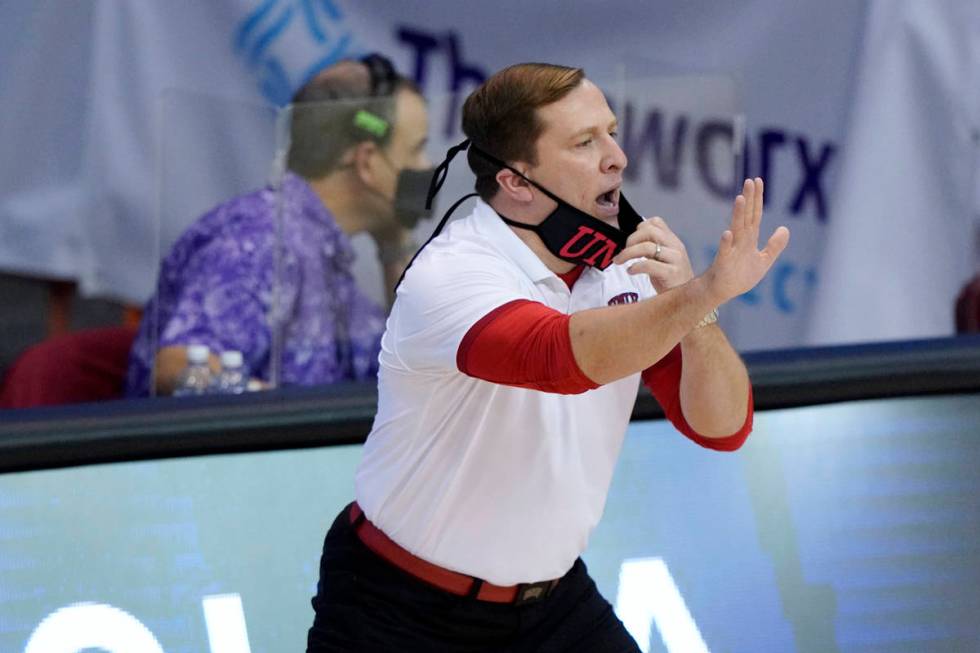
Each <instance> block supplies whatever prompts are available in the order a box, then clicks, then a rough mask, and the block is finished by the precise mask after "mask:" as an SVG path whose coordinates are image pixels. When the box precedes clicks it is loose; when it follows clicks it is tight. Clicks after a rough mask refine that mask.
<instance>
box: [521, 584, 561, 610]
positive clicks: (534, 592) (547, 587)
mask: <svg viewBox="0 0 980 653" xmlns="http://www.w3.org/2000/svg"><path fill="white" fill-rule="evenodd" d="M555 584H556V583H555V581H553V580H543V581H541V582H539V583H522V584H521V585H519V586H518V587H517V597H516V598H515V599H514V605H524V604H525V603H534V602H535V601H540V600H541V599H543V598H546V597H547V596H548V595H549V594H551V590H553V589H554V588H555Z"/></svg>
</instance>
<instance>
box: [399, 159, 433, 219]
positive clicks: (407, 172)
mask: <svg viewBox="0 0 980 653" xmlns="http://www.w3.org/2000/svg"><path fill="white" fill-rule="evenodd" d="M435 171H436V169H435V168H425V169H422V170H411V169H408V168H403V169H402V170H401V171H400V172H399V173H398V180H397V181H396V185H395V200H394V208H395V219H396V220H398V222H399V224H401V225H402V226H404V227H407V228H408V229H411V228H413V227H414V226H415V225H416V224H418V222H419V220H424V219H427V218H429V217H430V216H431V215H432V208H431V206H427V202H426V197H427V195H428V193H429V184H430V183H431V182H432V176H433V175H434V174H435Z"/></svg>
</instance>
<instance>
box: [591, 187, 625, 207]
mask: <svg viewBox="0 0 980 653" xmlns="http://www.w3.org/2000/svg"><path fill="white" fill-rule="evenodd" d="M595 203H596V204H598V205H599V207H600V208H602V209H606V210H615V209H617V208H618V207H619V188H613V189H611V190H607V191H606V192H605V193H602V194H601V195H599V196H598V197H596V198H595Z"/></svg>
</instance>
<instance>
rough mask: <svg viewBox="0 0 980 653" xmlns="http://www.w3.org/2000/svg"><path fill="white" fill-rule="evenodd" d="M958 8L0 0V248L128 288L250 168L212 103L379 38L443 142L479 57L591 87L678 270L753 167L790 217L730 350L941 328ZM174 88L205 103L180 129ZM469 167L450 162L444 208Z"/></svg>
mask: <svg viewBox="0 0 980 653" xmlns="http://www.w3.org/2000/svg"><path fill="white" fill-rule="evenodd" d="M975 5H976V3H966V2H959V1H957V0H936V1H932V2H917V1H916V0H904V1H902V0H881V1H880V2H874V1H871V0H865V1H862V2H855V1H854V0H828V1H826V2H821V3H786V2H781V1H780V0H751V1H747V2H742V3H734V4H733V3H723V2H710V1H707V0H704V1H699V2H695V3H691V2H688V3H678V2H673V1H668V0H661V1H657V2H647V3H635V2H629V1H628V0H610V1H609V2H605V3H602V4H601V5H598V4H596V3H588V2H584V1H583V2H559V1H557V0H548V1H539V2H534V3H525V2H520V1H516V0H506V1H501V2H495V3H483V2H475V1H464V2H448V1H445V2H411V3H390V2H382V1H380V0H372V1H366V2H365V1H362V2H353V1H350V0H348V1H342V0H211V1H210V2H207V3H201V2H193V1H191V0H176V1H169V2H130V1H127V0H88V1H86V2H45V3H31V2H14V3H5V4H4V5H3V6H2V7H0V12H2V13H3V16H2V20H0V74H2V79H3V80H4V83H3V84H2V86H0V115H3V116H4V119H3V121H2V122H0V142H3V143H4V145H5V147H4V148H2V149H0V268H2V269H4V270H8V271H14V272H22V273H30V274H37V275H42V276H53V277H67V278H77V279H79V281H80V282H81V284H82V288H83V290H84V291H85V292H87V293H89V294H96V295H105V296H110V297H115V298H119V299H124V300H127V301H133V302H142V301H144V300H145V299H146V297H147V296H148V295H149V293H150V291H151V289H152V285H153V281H154V275H155V273H156V258H157V257H158V256H159V255H160V252H159V251H158V250H159V249H160V247H161V245H163V246H165V245H166V241H168V240H169V239H170V238H172V236H171V235H170V234H172V232H174V231H176V230H178V229H179V228H180V227H181V226H182V225H183V224H185V223H186V222H190V221H191V220H193V219H194V217H196V214H197V213H199V212H202V211H204V210H206V209H207V208H209V207H210V206H211V205H213V204H214V203H215V202H218V201H220V200H222V199H224V198H226V197H228V196H229V195H230V194H232V193H235V192H239V191H241V190H246V188H242V186H254V185H258V184H260V183H262V181H263V179H264V178H265V175H266V173H267V170H268V165H269V163H270V162H271V154H272V153H271V151H270V150H271V148H272V144H273V141H274V136H273V135H272V131H271V130H272V124H271V119H270V121H269V126H268V130H262V129H241V130H239V131H240V133H237V135H236V136H235V137H229V136H228V133H225V134H224V135H218V134H219V132H220V130H212V129H207V128H205V127H204V126H206V125H209V124H213V120H214V118H213V115H211V116H210V117H208V116H209V115H210V114H213V113H214V111H216V110H217V111H220V110H221V109H220V107H221V106H225V105H229V104H236V105H237V106H238V107H241V110H240V111H239V110H238V109H235V108H228V109H225V110H227V111H228V112H229V113H235V114H236V115H238V116H239V118H241V120H244V121H245V122H241V120H240V121H239V122H240V123H241V124H252V123H251V122H250V121H251V117H255V116H261V115H270V116H271V114H272V112H271V111H270V110H268V109H267V107H268V106H270V105H277V104H278V105H281V104H283V103H285V102H286V101H288V98H289V97H290V96H291V94H292V92H293V91H294V90H295V89H296V88H297V87H298V86H299V85H300V84H302V82H303V81H304V80H305V79H306V78H307V76H308V75H309V74H310V71H312V70H315V69H317V68H318V67H320V66H322V65H324V64H326V63H329V62H331V61H334V60H336V59H339V58H341V57H343V56H351V55H358V54H361V53H363V52H366V51H370V50H378V51H381V52H384V53H386V54H388V55H389V56H391V57H392V59H393V60H394V61H395V62H396V64H398V66H399V67H400V69H401V70H402V71H403V72H404V73H406V74H407V75H408V76H411V77H414V78H415V79H416V80H417V81H418V82H419V84H420V86H421V87H422V88H423V91H424V92H425V93H426V94H427V96H429V97H431V98H432V116H431V141H432V147H431V154H432V156H433V158H436V159H440V158H441V154H442V152H444V151H445V149H446V147H448V145H450V144H453V143H455V142H458V141H459V140H460V139H461V138H462V136H461V134H460V133H459V107H460V106H461V104H462V100H463V98H465V95H466V94H467V93H468V92H469V91H470V90H472V88H473V87H474V86H475V85H476V84H478V83H479V82H480V81H481V80H482V79H483V78H484V77H485V76H486V75H488V74H489V73H491V72H493V71H495V70H497V69H499V68H501V67H503V66H505V65H508V64H511V63H516V62H519V61H549V62H555V63H564V64H570V65H579V66H583V67H584V68H585V69H586V72H587V74H588V75H589V76H590V78H592V79H594V80H596V81H597V82H598V83H600V85H602V86H603V88H605V89H606V91H607V94H608V95H609V97H610V101H611V102H612V103H613V105H614V108H615V109H616V111H617V112H618V113H619V115H620V119H621V122H622V127H621V133H622V134H623V138H624V142H623V144H624V149H626V150H627V154H628V155H629V156H630V159H631V164H630V168H629V169H628V171H627V172H628V175H627V177H628V183H629V185H628V187H627V188H628V189H629V192H630V193H631V197H632V198H634V201H633V204H634V205H635V206H636V207H637V208H638V209H639V210H640V211H641V212H643V213H645V214H647V215H661V216H663V217H664V218H665V219H666V220H667V221H668V223H670V224H671V225H672V227H673V228H674V229H675V231H677V232H678V233H679V234H680V235H681V236H682V237H683V238H684V239H685V241H686V242H687V245H688V250H689V252H690V254H691V257H692V259H693V261H694V264H695V267H696V268H697V269H698V270H703V269H704V268H705V267H706V266H707V265H708V264H709V262H710V260H711V254H712V250H713V248H714V247H715V246H716V245H717V239H718V236H719V235H720V232H721V230H722V229H723V227H724V224H725V222H726V220H727V218H728V211H729V208H728V207H729V206H730V201H731V199H732V196H733V195H734V192H733V186H734V183H733V182H734V181H735V180H736V179H737V178H738V177H741V176H742V174H743V173H748V174H751V175H761V176H763V177H764V178H765V179H766V184H767V186H766V189H767V192H766V199H767V212H766V218H765V223H764V231H765V235H768V234H769V233H771V231H772V229H774V228H775V227H776V226H777V225H779V224H785V225H787V226H788V227H789V228H790V230H791V231H792V234H793V237H792V241H791V243H790V247H789V249H788V250H787V251H786V252H785V253H784V255H783V257H782V258H781V259H780V261H779V262H778V264H777V265H776V267H775V268H774V269H773V270H772V272H771V273H770V274H769V276H768V277H767V279H766V280H765V281H764V282H763V283H762V284H761V285H760V286H759V287H758V288H757V289H756V290H754V291H753V292H751V293H749V294H748V295H746V296H744V297H742V298H740V299H737V300H735V301H733V302H731V303H730V304H729V305H727V306H725V307H723V308H722V320H723V324H724V325H725V327H726V330H727V332H728V333H729V335H730V336H731V338H732V340H733V342H734V343H735V344H736V345H737V346H738V347H739V348H740V349H743V350H746V349H761V348H771V347H783V346H794V345H800V344H804V343H825V342H840V341H848V340H876V339H882V338H907V337H919V336H940V335H946V334H949V333H951V331H952V317H951V315H952V300H953V298H954V297H955V294H956V292H957V290H958V288H959V286H960V285H961V284H962V283H963V281H965V279H966V278H967V277H968V276H969V275H970V273H971V272H972V270H973V263H974V260H975V252H974V245H973V243H974V226H973V225H974V223H975V218H974V213H975V206H974V203H973V198H974V194H973V193H974V186H975V185H976V178H975V174H976V170H977V167H976V152H977V145H976V134H977V133H978V130H980V126H978V123H980V120H978V106H980V102H978V80H977V74H976V71H977V70H980V56H978V52H977V48H978V46H977V44H978V42H980V37H978V30H980V17H978V8H977V7H976V6H975ZM166 98H170V100H169V104H168V100H167V99H166ZM174 98H177V100H176V104H175V100H174ZM181 98H183V100H181ZM187 98H192V99H191V100H188V99H187ZM193 98H212V99H213V101H211V102H210V105H209V109H207V110H202V111H200V113H199V114H196V115H200V116H201V125H199V126H196V125H195V124H194V119H193V118H190V117H188V116H189V114H190V113H191V111H190V110H189V109H190V108H191V107H193V106H195V104H194V102H195V101H196V100H193ZM222 103H225V105H223V104H222ZM168 106H169V107H170V109H169V110H168V109H167V107H168ZM250 116H251V117H250ZM259 120H260V121H261V118H259ZM209 121H211V122H209ZM232 123H234V121H231V123H229V124H232ZM227 129H230V127H228V128H227ZM209 134H210V136H209ZM184 153H186V154H184ZM175 160H176V161H185V162H186V163H187V165H188V166H189V168H187V169H183V170H180V171H179V172H182V175H175V174H174V169H173V162H174V161H175ZM212 161H223V162H225V163H224V165H222V166H220V169H218V170H214V169H213V168H214V166H213V165H212V164H211V163H210V162H212ZM168 166H170V167H169V168H168ZM194 166H197V169H210V170H211V174H207V175H203V176H202V175H201V174H191V173H189V172H188V170H190V169H195V168H194ZM457 167H459V168H462V167H464V165H463V164H462V163H461V162H460V163H459V164H458V165H457ZM182 179H189V180H193V183H191V182H190V181H189V182H188V184H189V185H188V187H183V186H182V185H181V184H182V182H181V180H182ZM465 184H466V181H465V175H462V173H461V172H460V171H458V170H457V171H454V176H453V177H452V183H451V184H450V185H447V187H446V189H445V190H444V191H443V196H442V197H441V199H442V206H443V207H445V206H447V205H448V200H449V199H451V196H452V195H454V194H456V193H461V192H462V191H463V190H464V186H465ZM175 196H176V197H175ZM161 218H162V219H164V220H165V223H164V224H163V225H161V226H160V227H159V228H158V226H157V224H156V221H157V220H158V219H161ZM425 227H427V228H429V229H431V227H432V224H431V223H430V224H429V225H425ZM158 241H162V242H158ZM825 243H826V246H825ZM358 246H359V249H360V250H361V251H362V256H361V259H360V261H359V263H358V266H359V267H358V272H359V274H360V276H361V277H362V278H363V279H364V283H365V284H367V286H368V287H370V288H375V287H378V288H380V283H379V281H378V275H377V271H376V269H375V268H376V266H375V265H374V262H373V260H372V258H373V256H372V252H371V251H370V245H369V244H366V242H362V241H358ZM377 294H378V295H380V290H379V291H378V293H377Z"/></svg>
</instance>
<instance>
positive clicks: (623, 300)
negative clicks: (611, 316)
mask: <svg viewBox="0 0 980 653" xmlns="http://www.w3.org/2000/svg"><path fill="white" fill-rule="evenodd" d="M638 301H640V296H639V295H638V294H637V293H635V292H621V293H619V294H618V295H616V296H615V297H613V298H612V299H610V300H609V305H610V306H614V305H616V304H635V303H636V302H638Z"/></svg>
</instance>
